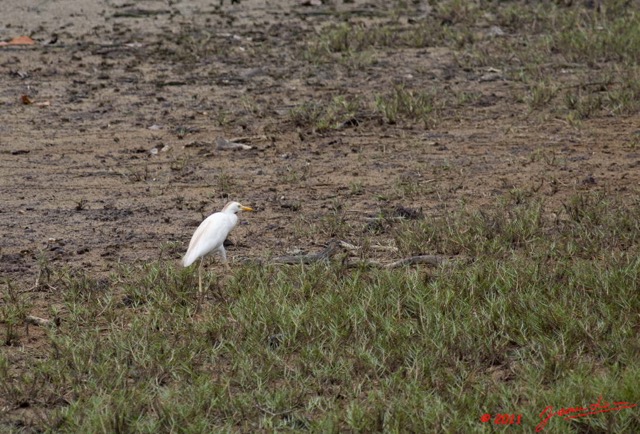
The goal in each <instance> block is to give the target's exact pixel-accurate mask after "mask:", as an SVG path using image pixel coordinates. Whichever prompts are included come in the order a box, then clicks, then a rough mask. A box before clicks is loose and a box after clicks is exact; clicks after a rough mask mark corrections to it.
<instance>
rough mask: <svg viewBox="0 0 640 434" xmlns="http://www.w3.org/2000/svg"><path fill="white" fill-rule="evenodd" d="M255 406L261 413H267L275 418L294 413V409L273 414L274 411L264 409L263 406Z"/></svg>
mask: <svg viewBox="0 0 640 434" xmlns="http://www.w3.org/2000/svg"><path fill="white" fill-rule="evenodd" d="M255 406H256V408H257V409H258V410H260V411H261V412H263V413H267V414H268V415H269V416H274V417H275V416H282V415H283V414H289V413H291V412H293V409H291V410H283V411H279V412H277V413H276V412H273V411H271V410H269V409H268V408H264V407H262V406H261V405H260V404H258V403H256V404H255Z"/></svg>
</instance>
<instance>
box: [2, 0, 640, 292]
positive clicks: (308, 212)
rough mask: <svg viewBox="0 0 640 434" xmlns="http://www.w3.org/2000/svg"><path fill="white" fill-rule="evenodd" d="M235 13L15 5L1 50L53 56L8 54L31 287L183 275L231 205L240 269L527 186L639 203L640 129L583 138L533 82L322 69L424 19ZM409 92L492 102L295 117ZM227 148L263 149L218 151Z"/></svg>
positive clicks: (629, 126)
mask: <svg viewBox="0 0 640 434" xmlns="http://www.w3.org/2000/svg"><path fill="white" fill-rule="evenodd" d="M220 3H221V2H217V1H216V2H211V1H188V2H187V1H180V0H177V1H170V2H167V1H143V2H130V1H123V0H117V1H100V0H93V1H90V2H85V1H78V0H66V1H57V2H35V1H32V2H10V4H6V5H3V13H2V14H1V15H0V39H2V40H9V39H10V38H12V37H14V36H19V35H29V36H31V37H32V38H33V39H34V40H36V42H37V44H36V45H35V46H28V47H5V48H2V49H1V50H0V77H2V79H1V80H0V191H1V197H2V204H1V206H0V227H1V228H2V244H1V246H0V254H1V259H0V275H2V276H3V277H8V278H10V279H11V280H12V281H13V282H14V283H16V284H18V285H20V286H24V287H29V286H30V285H32V284H33V282H34V281H35V279H36V277H37V275H38V270H39V269H40V267H41V264H42V263H43V261H46V262H48V263H49V264H52V265H55V266H65V265H66V266H70V267H72V268H75V267H77V268H82V269H84V270H86V271H88V272H89V273H95V274H105V273H107V272H108V271H109V270H112V269H113V268H114V267H115V266H117V264H118V263H132V262H140V261H150V260H154V259H157V258H159V257H163V258H173V259H174V260H175V261H176V263H177V261H178V260H179V258H180V256H181V255H182V254H183V252H184V250H185V249H186V246H187V243H188V241H189V239H190V237H191V234H192V233H193V230H194V229H195V227H196V226H197V225H198V223H199V222H200V221H201V220H202V219H203V217H205V216H206V215H208V214H210V213H211V212H214V211H216V210H219V209H220V208H222V206H223V205H224V204H225V203H226V202H227V201H228V200H230V199H233V200H238V201H240V202H242V203H244V204H247V205H250V206H252V207H254V208H255V209H256V210H257V211H258V212H256V213H255V214H251V215H246V214H245V215H243V218H242V224H241V225H240V226H239V227H238V228H237V229H236V230H235V232H234V234H233V236H232V237H231V240H232V242H233V243H234V245H233V246H231V247H229V249H228V251H229V255H230V258H232V260H235V261H238V260H241V259H243V258H263V257H267V256H269V255H284V254H290V253H291V252H297V251H309V252H313V251H318V250H320V249H321V248H322V246H323V245H324V244H325V243H326V242H327V241H328V240H329V239H331V238H333V237H335V236H338V237H340V238H343V239H345V240H346V241H348V242H351V243H353V244H358V243H359V241H361V239H362V237H364V236H372V237H374V238H375V240H376V242H378V243H380V244H383V245H393V244H394V241H393V234H392V233H388V232H387V233H385V232H384V231H382V232H381V233H380V232H375V233H371V231H367V223H368V222H369V220H368V219H369V218H371V217H375V216H376V215H379V214H380V212H381V211H384V210H394V209H396V208H397V207H399V206H403V207H407V208H410V209H413V210H422V212H423V213H424V214H426V215H435V216H438V215H444V214H445V213H446V212H448V210H451V209H458V208H460V206H462V205H461V204H465V206H467V207H470V208H479V207H487V206H489V207H490V206H492V205H493V204H496V203H497V202H498V201H499V200H500V198H502V197H504V196H505V195H508V194H510V193H509V192H513V191H522V192H524V193H525V194H527V195H530V196H536V197H540V198H543V199H545V201H546V203H547V204H548V209H549V212H553V210H554V209H558V207H560V206H561V204H562V202H563V201H564V200H566V199H567V198H568V197H570V196H572V195H574V194H575V193H576V192H580V191H586V190H602V191H605V192H607V193H614V192H620V193H621V194H623V195H629V196H631V195H633V194H635V193H636V192H637V185H638V179H639V178H640V171H638V169H637V166H638V164H640V153H639V152H638V151H637V149H636V148H635V147H633V146H630V144H632V143H635V142H636V141H637V139H638V137H637V136H638V120H639V119H638V117H637V116H624V117H622V116H616V117H614V116H606V115H604V116H599V117H596V118H593V119H589V120H587V121H585V122H582V123H581V124H580V125H577V126H576V125H572V124H571V123H569V122H567V121H566V120H565V119H562V118H559V117H555V116H553V115H544V114H543V115H540V114H531V111H530V107H528V106H527V103H526V102H525V101H523V100H522V99H521V98H514V97H513V95H514V93H524V92H525V90H524V85H523V84H521V83H518V82H515V81H512V80H510V79H509V78H508V77H507V76H506V75H504V74H501V72H500V71H496V69H495V68H491V67H477V68H462V67H460V65H459V62H457V61H456V53H455V52H454V50H453V49H451V48H446V47H438V46H433V47H425V48H410V47H402V48H385V49H380V50H377V51H376V52H375V56H376V59H375V62H371V63H367V64H365V65H363V66H361V67H355V68H349V67H345V66H344V65H342V64H339V63H336V62H327V61H324V62H314V61H313V59H311V60H310V59H309V58H308V55H305V53H307V54H308V51H305V50H306V47H308V46H309V44H312V43H313V41H314V40H317V38H318V34H319V32H321V29H323V28H324V27H326V26H328V25H331V24H336V23H340V22H345V21H353V20H359V21H361V22H362V23H364V25H376V23H381V22H388V21H395V22H400V23H408V24H407V25H410V23H411V20H410V18H411V17H413V16H418V15H420V14H424V13H429V11H428V8H425V7H424V6H420V5H413V6H408V7H407V8H405V9H398V8H397V7H395V6H394V5H389V4H388V3H387V2H382V1H354V2H345V3H343V2H333V3H332V4H316V3H320V2H301V1H296V2H293V1H291V2H267V1H257V0H256V1H247V0H244V1H242V2H241V3H239V4H236V3H234V4H230V3H229V2H224V3H222V4H220ZM421 7H422V9H421ZM398 10H400V12H398ZM476 31H477V32H478V34H483V32H487V31H489V29H488V25H487V28H483V27H482V26H479V27H478V28H477V29H476ZM399 83H402V84H403V85H404V86H406V87H407V88H411V89H441V90H442V89H444V90H445V93H446V91H447V90H451V91H452V92H461V91H468V92H472V93H473V95H475V97H474V101H473V102H472V103H470V104H467V105H465V106H464V107H463V108H460V110H454V109H451V108H448V107H446V106H445V107H442V108H441V110H440V112H439V116H438V118H437V120H436V121H435V122H433V123H432V124H430V125H428V127H427V128H425V125H423V124H422V123H421V122H411V121H406V122H398V123H396V124H392V123H389V122H385V121H384V120H383V119H381V117H380V116H379V115H376V114H374V113H372V112H370V111H367V110H363V111H361V112H359V113H357V114H356V116H354V117H353V119H347V122H344V125H340V126H339V127H338V128H332V129H329V130H327V131H317V130H316V129H315V128H314V125H312V124H310V125H305V124H304V123H301V122H299V121H296V118H295V117H294V116H292V114H291V113H292V110H294V111H295V110H296V108H299V107H302V106H303V105H304V104H310V103H318V104H323V103H327V104H328V103H329V102H331V101H332V98H335V97H336V96H345V97H347V98H350V97H354V98H359V100H360V101H366V102H368V103H369V104H372V102H373V100H374V98H375V95H377V94H380V93H384V92H386V91H388V89H390V88H392V87H393V86H394V85H396V84H399ZM22 95H28V96H29V98H30V99H31V100H32V101H33V102H34V103H48V104H49V105H48V106H44V107H40V106H38V105H37V104H30V105H26V104H23V102H22V100H21V97H22ZM219 138H224V139H234V140H236V139H237V141H242V142H243V143H246V144H248V145H250V146H251V147H252V149H250V150H226V149H219V146H218V145H217V144H218V143H219V140H218V139H219ZM391 212H393V211H391ZM336 216H338V217H337V218H338V219H339V221H338V222H337V223H336V220H335V219H336ZM424 251H425V253H429V248H428V246H425V249H424ZM381 252H382V253H378V254H379V255H381V256H382V257H381V258H380V259H383V260H385V259H386V260H389V261H390V260H394V259H399V258H398V253H397V252H393V251H384V250H382V251H381Z"/></svg>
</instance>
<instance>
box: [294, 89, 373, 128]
mask: <svg viewBox="0 0 640 434" xmlns="http://www.w3.org/2000/svg"><path fill="white" fill-rule="evenodd" d="M362 108H363V104H362V102H361V101H360V99H359V98H356V97H343V96H336V97H333V98H332V99H331V100H330V101H329V102H327V103H321V102H307V103H304V104H302V105H300V106H299V107H296V108H294V109H292V110H291V111H290V112H289V118H290V120H291V122H293V124H294V125H295V126H297V127H304V128H310V129H312V130H313V131H316V132H319V133H322V132H325V131H328V130H335V129H339V128H342V127H344V126H346V124H348V123H349V122H351V121H352V120H353V119H354V118H355V117H356V115H357V114H358V112H359V111H361V110H362Z"/></svg>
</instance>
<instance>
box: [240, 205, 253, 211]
mask: <svg viewBox="0 0 640 434" xmlns="http://www.w3.org/2000/svg"><path fill="white" fill-rule="evenodd" d="M240 209H241V210H242V211H253V208H249V207H248V206H244V205H240Z"/></svg>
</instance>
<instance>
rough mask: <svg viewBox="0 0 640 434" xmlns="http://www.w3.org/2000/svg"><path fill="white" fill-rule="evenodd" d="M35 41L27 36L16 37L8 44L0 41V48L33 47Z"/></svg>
mask: <svg viewBox="0 0 640 434" xmlns="http://www.w3.org/2000/svg"><path fill="white" fill-rule="evenodd" d="M33 44H35V41H34V40H33V39H31V38H30V37H28V36H16V37H15V38H13V39H12V40H10V41H9V42H4V41H0V47H4V46H7V45H33Z"/></svg>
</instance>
